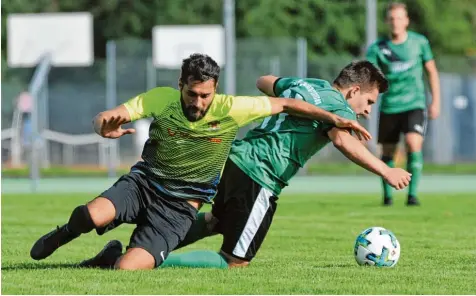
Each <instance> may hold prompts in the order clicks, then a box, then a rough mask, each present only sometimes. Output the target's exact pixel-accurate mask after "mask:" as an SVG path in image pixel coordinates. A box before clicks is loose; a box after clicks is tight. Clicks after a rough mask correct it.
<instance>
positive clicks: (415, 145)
mask: <svg viewBox="0 0 476 296" xmlns="http://www.w3.org/2000/svg"><path fill="white" fill-rule="evenodd" d="M405 144H406V146H407V151H408V152H419V151H421V150H422V147H423V136H422V135H420V134H418V133H408V134H406V135H405Z"/></svg>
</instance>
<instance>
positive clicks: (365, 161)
mask: <svg viewBox="0 0 476 296" xmlns="http://www.w3.org/2000/svg"><path fill="white" fill-rule="evenodd" d="M327 134H328V136H329V138H330V139H331V141H332V143H333V144H334V146H335V147H336V148H337V149H339V151H341V152H342V153H343V154H344V155H345V156H346V157H347V158H348V159H350V160H352V161H353V162H355V163H356V164H358V165H359V166H361V167H363V168H365V169H366V170H368V171H370V172H372V173H374V174H376V175H379V176H381V177H382V178H384V179H385V181H386V182H387V183H388V184H389V185H391V186H392V187H394V188H395V189H403V188H405V187H407V186H408V184H409V182H410V179H411V174H410V173H408V172H407V171H405V170H403V169H400V168H390V167H388V166H387V165H386V164H385V163H384V162H382V161H381V160H380V159H378V158H377V157H375V156H374V155H373V154H372V153H370V151H369V150H367V148H365V146H364V145H362V143H360V142H359V141H358V140H357V139H356V138H354V137H352V135H351V134H350V133H349V132H348V131H346V130H343V129H340V128H333V129H331V130H330V131H329V132H328V133H327Z"/></svg>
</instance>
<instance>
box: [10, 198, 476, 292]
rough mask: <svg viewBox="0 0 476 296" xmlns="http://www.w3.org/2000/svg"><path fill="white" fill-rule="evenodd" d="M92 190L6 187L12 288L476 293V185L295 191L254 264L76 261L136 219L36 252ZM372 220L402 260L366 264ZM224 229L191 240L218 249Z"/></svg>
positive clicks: (125, 233)
mask: <svg viewBox="0 0 476 296" xmlns="http://www.w3.org/2000/svg"><path fill="white" fill-rule="evenodd" d="M90 197H91V195H73V196H64V195H30V196H29V195H7V194H5V195H3V196H2V257H1V259H2V287H1V292H2V294H474V293H476V284H475V279H476V260H475V258H476V230H475V225H476V224H475V223H476V218H475V209H476V198H475V197H474V194H467V195H461V194H460V195H445V196H442V195H423V196H422V197H421V199H422V203H423V206H422V207H419V208H407V207H405V206H404V204H403V203H404V198H403V196H397V199H396V203H395V205H394V206H393V207H391V208H383V207H381V206H380V200H379V198H378V196H368V195H365V196H359V195H335V196H325V195H292V196H291V195H286V196H283V197H282V198H281V200H280V201H279V207H278V212H277V214H276V216H275V221H274V224H273V227H272V228H271V230H270V233H269V235H268V237H267V239H266V240H265V242H264V244H263V246H262V248H261V250H260V252H259V253H258V256H257V257H256V259H255V260H254V261H253V264H252V265H251V266H250V267H248V268H243V269H233V270H208V269H180V268H178V269H161V270H153V271H138V272H126V271H104V270H84V269H82V270H81V269H75V268H73V267H71V265H72V264H74V263H76V262H79V261H80V260H82V259H84V258H86V257H90V256H92V255H94V254H96V253H97V251H98V250H100V249H101V248H102V247H103V245H104V244H105V243H106V242H107V241H109V240H110V239H113V238H117V239H120V240H121V241H122V242H123V243H124V244H127V242H128V238H129V235H130V233H131V231H132V229H133V228H132V227H131V226H130V225H127V226H124V227H121V228H119V229H117V230H114V231H112V232H110V233H108V234H106V235H104V236H102V237H99V236H97V235H96V234H95V233H94V232H92V233H90V234H87V235H83V236H82V237H81V238H80V239H78V240H76V241H74V242H72V243H70V244H68V245H66V246H64V247H63V248H61V249H60V250H58V251H57V252H56V253H55V254H53V255H52V256H51V257H50V258H48V259H46V260H43V261H40V262H35V261H33V260H31V259H30V258H29V250H30V247H31V245H32V244H33V242H34V241H35V240H36V239H37V238H38V237H39V236H40V235H42V234H44V233H46V232H47V231H49V230H51V229H52V227H54V226H56V225H57V224H62V223H64V222H66V220H67V218H68V217H69V214H70V211H71V210H72V209H73V208H74V207H75V206H76V205H78V204H80V203H84V202H86V201H87V200H89V199H90ZM369 226H383V227H386V228H388V229H390V230H392V231H393V232H394V233H395V234H396V236H397V238H398V239H399V241H400V243H401V246H402V254H401V257H400V261H399V263H398V264H397V266H396V267H395V268H392V269H378V268H373V267H361V266H358V265H357V264H356V262H355V260H354V258H353V244H354V239H355V237H356V236H357V234H358V233H359V232H360V231H362V230H363V229H365V228H367V227H369ZM219 246H220V239H219V237H213V238H209V239H207V240H203V241H201V242H199V243H197V244H196V245H194V246H191V247H189V248H188V250H190V249H204V248H209V249H218V248H219Z"/></svg>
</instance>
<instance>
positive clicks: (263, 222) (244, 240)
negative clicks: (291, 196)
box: [212, 163, 277, 261]
mask: <svg viewBox="0 0 476 296" xmlns="http://www.w3.org/2000/svg"><path fill="white" fill-rule="evenodd" d="M227 165H229V168H228V174H224V175H223V177H222V181H224V182H226V183H225V184H226V188H224V189H223V190H222V194H223V193H224V194H225V195H226V197H223V200H222V202H221V203H222V204H221V205H220V206H219V207H218V208H217V207H215V206H214V207H213V208H212V214H213V215H214V216H215V217H217V218H218V224H217V227H216V229H217V231H218V232H220V233H221V234H223V245H222V247H221V250H222V252H224V253H225V254H228V255H230V256H232V257H233V258H236V259H241V260H243V261H251V260H252V259H253V258H254V257H255V255H256V253H257V252H258V250H259V248H260V247H261V244H262V243H263V241H264V239H265V237H266V234H267V233H268V230H269V228H270V226H271V223H272V220H273V216H274V213H275V211H276V208H277V203H276V201H277V197H276V196H274V194H273V193H272V192H271V191H270V190H268V189H266V188H263V187H262V186H261V185H259V184H258V183H256V182H255V181H254V180H252V179H251V178H250V177H249V176H248V175H246V174H245V173H244V172H243V171H242V170H241V169H239V168H238V167H237V166H236V165H235V164H234V163H232V164H227Z"/></svg>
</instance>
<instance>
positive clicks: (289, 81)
mask: <svg viewBox="0 0 476 296" xmlns="http://www.w3.org/2000/svg"><path fill="white" fill-rule="evenodd" d="M297 80H299V78H295V77H280V78H278V79H277V80H276V81H275V82H274V86H273V91H274V94H275V95H276V96H277V97H279V96H281V94H282V93H283V91H285V90H286V89H289V88H290V87H292V86H293V85H294V84H295V82H296V81H297Z"/></svg>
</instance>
